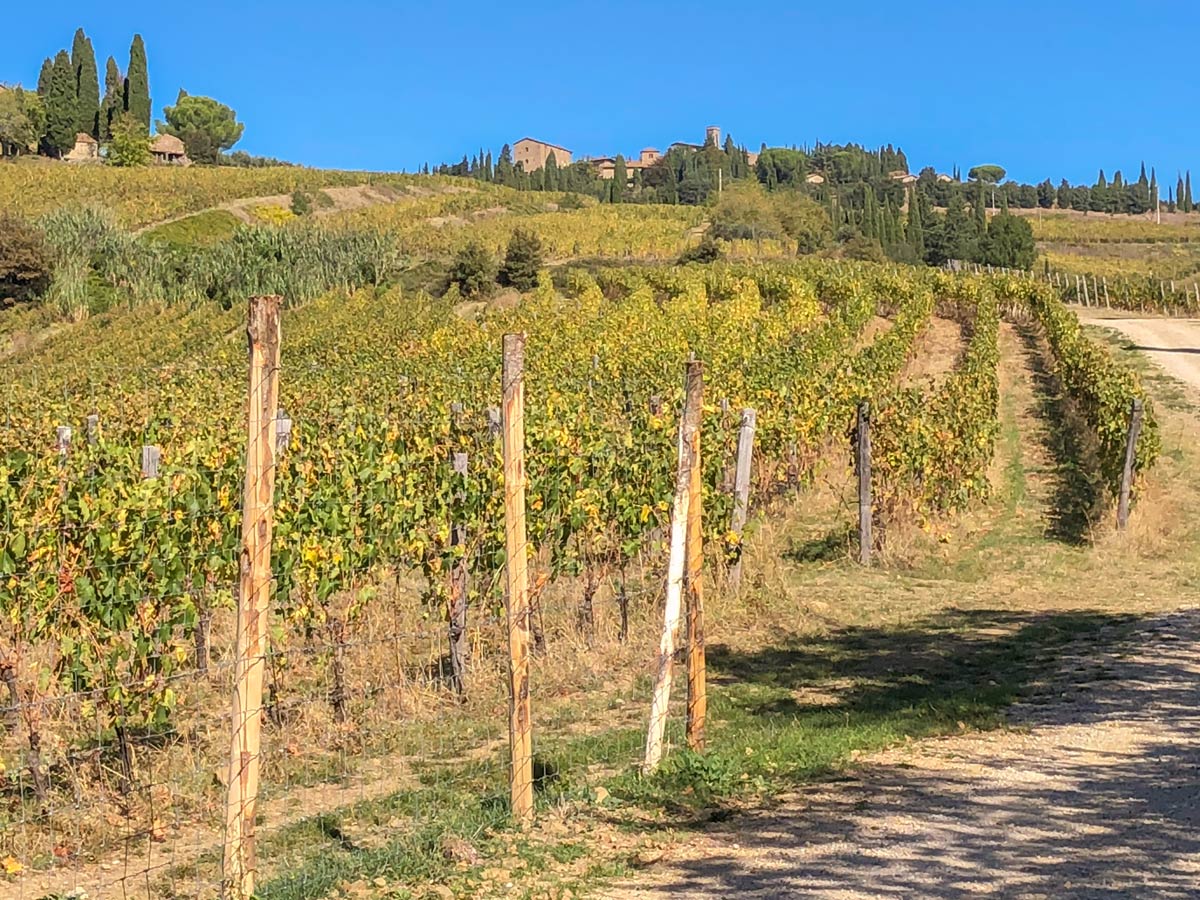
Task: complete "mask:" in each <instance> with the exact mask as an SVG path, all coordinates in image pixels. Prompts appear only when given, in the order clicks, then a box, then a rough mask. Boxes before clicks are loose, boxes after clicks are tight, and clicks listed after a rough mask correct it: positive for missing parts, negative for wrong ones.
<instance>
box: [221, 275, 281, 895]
mask: <svg viewBox="0 0 1200 900" xmlns="http://www.w3.org/2000/svg"><path fill="white" fill-rule="evenodd" d="M280 300H281V298H279V297H273V296H271V297H252V298H251V299H250V313H249V318H248V322H247V327H246V333H247V336H248V338H249V344H250V389H249V398H248V403H247V410H248V412H247V417H246V419H247V421H246V481H245V489H244V496H243V501H242V502H243V506H242V547H241V552H240V554H239V559H238V594H237V599H238V612H237V657H236V659H235V660H234V685H233V717H232V718H233V723H232V729H231V737H230V744H229V779H228V781H227V796H226V806H225V862H224V869H223V873H222V876H223V883H224V895H225V896H226V897H227V898H229V900H248V898H250V897H253V896H254V880H255V874H256V868H257V857H256V848H255V827H254V826H255V816H256V815H257V811H256V807H257V805H258V778H259V765H260V759H261V755H260V754H261V737H262V696H263V674H264V670H265V668H266V642H267V615H268V612H269V610H270V599H271V531H272V526H273V521H274V493H275V441H276V433H275V416H276V407H277V405H278V401H279V344H280V338H281V335H280V326H279V305H280Z"/></svg>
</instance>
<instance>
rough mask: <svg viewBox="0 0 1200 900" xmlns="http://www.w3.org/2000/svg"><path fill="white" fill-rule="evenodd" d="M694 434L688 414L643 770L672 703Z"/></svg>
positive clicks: (651, 760) (682, 426)
mask: <svg viewBox="0 0 1200 900" xmlns="http://www.w3.org/2000/svg"><path fill="white" fill-rule="evenodd" d="M691 447H692V444H691V434H690V433H689V431H688V420H687V416H686V415H682V416H680V417H679V465H678V466H677V467H676V469H675V500H674V502H673V504H672V506H671V543H670V547H671V551H670V557H669V559H668V562H667V601H666V606H665V608H664V610H663V630H662V638H661V639H660V640H659V644H658V658H657V664H656V666H655V678H654V695H653V696H652V697H651V700H650V725H649V727H648V728H647V730H646V755H645V759H644V760H643V762H642V771H643V772H645V773H646V774H649V773H651V772H653V771H654V770H655V769H657V768H658V764H659V763H660V762H661V761H662V754H663V734H664V733H665V731H666V727H667V707H668V706H669V704H670V702H671V680H672V676H673V674H674V673H673V671H672V667H673V661H674V658H675V646H676V641H677V639H678V635H679V619H680V613H681V610H682V606H683V579H684V571H685V568H686V562H687V531H688V522H687V517H688V507H689V506H690V503H689V502H688V501H689V499H690V495H691V488H692V476H691V459H690V457H691Z"/></svg>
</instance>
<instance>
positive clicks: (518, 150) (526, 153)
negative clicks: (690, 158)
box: [512, 125, 758, 180]
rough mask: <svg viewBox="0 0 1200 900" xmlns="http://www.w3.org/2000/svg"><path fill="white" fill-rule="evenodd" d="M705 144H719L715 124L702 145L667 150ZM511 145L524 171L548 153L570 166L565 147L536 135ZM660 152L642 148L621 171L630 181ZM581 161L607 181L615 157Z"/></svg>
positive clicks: (614, 169)
mask: <svg viewBox="0 0 1200 900" xmlns="http://www.w3.org/2000/svg"><path fill="white" fill-rule="evenodd" d="M706 144H713V145H715V146H718V147H719V146H720V145H721V129H720V127H718V126H716V125H709V126H708V127H707V128H706V129H705V130H704V143H703V144H689V143H686V142H685V141H676V142H675V143H673V144H672V145H671V146H670V147H669V148H667V149H668V150H670V149H673V148H675V147H682V148H685V149H688V150H702V149H704V147H705V145H706ZM512 146H513V164H514V165H515V164H517V163H520V164H521V165H522V166H523V167H524V169H525V171H526V172H536V171H537V170H538V169H540V168H542V166H544V165H545V164H546V160H547V159H549V157H550V154H551V153H553V154H554V161H555V163H557V164H558V165H559V166H566V165H570V163H571V159H572V154H571V151H570V150H568V149H567V148H566V147H560V146H558V145H557V144H549V143H547V142H546V141H539V140H537V139H536V138H531V137H524V138H521V140H519V141H517V142H516V143H515V144H513V145H512ZM748 155H749V157H750V165H754V164H755V162H757V161H758V154H757V153H750V154H748ZM662 157H663V154H662V153H661V152H660V151H658V150H657V149H655V148H654V147H645V148H643V149H642V150H641V151H640V152H639V153H638V154H637V156H636V157H634V156H631V157H628V158H627V159H626V160H625V173H626V175H627V177H628V178H629V179H630V180H632V179H633V173H634V172H636V171H638V170H639V169H648V168H650V167H651V166H652V165H654V164H655V163H656V162H658V161H659V160H660V159H662ZM584 161H585V162H588V163H590V164H591V165H592V167H593V168H594V169H595V170H596V174H597V175H599V176H600V177H601V178H604V179H608V180H611V179H612V178H614V177H615V176H616V172H617V158H616V157H615V156H592V157H585V158H584Z"/></svg>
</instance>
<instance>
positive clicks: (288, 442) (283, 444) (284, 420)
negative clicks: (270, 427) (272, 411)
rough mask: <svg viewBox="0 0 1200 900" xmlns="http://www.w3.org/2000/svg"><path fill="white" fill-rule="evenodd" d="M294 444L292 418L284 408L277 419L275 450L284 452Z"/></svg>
mask: <svg viewBox="0 0 1200 900" xmlns="http://www.w3.org/2000/svg"><path fill="white" fill-rule="evenodd" d="M291 446H292V420H291V419H290V418H289V417H288V415H287V413H285V412H284V411H283V410H280V411H279V416H278V417H277V418H276V419H275V452H276V453H277V454H281V455H282V454H283V453H284V452H285V451H286V450H287V449H288V448H289V447H291Z"/></svg>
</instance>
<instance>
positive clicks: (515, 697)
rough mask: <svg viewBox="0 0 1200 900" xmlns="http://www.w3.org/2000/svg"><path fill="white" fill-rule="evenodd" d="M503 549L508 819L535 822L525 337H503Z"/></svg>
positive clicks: (527, 822)
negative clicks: (507, 723) (530, 680)
mask: <svg viewBox="0 0 1200 900" xmlns="http://www.w3.org/2000/svg"><path fill="white" fill-rule="evenodd" d="M501 382H502V385H503V389H504V406H503V427H504V436H503V444H504V548H505V553H506V559H507V562H506V564H505V567H504V568H505V573H506V576H507V580H508V653H509V667H508V676H509V707H508V709H509V717H508V718H509V731H508V734H509V750H510V754H511V768H510V776H511V778H510V784H511V789H512V790H511V798H512V814H513V818H514V819H516V820H517V822H518V823H519V824H521V825H522V826H526V825H528V824H530V823H531V822H532V821H533V724H532V721H531V713H530V707H529V633H530V621H529V569H528V563H529V557H528V545H527V543H526V538H525V335H523V334H506V335H505V336H504V364H503V371H502V376H501Z"/></svg>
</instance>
